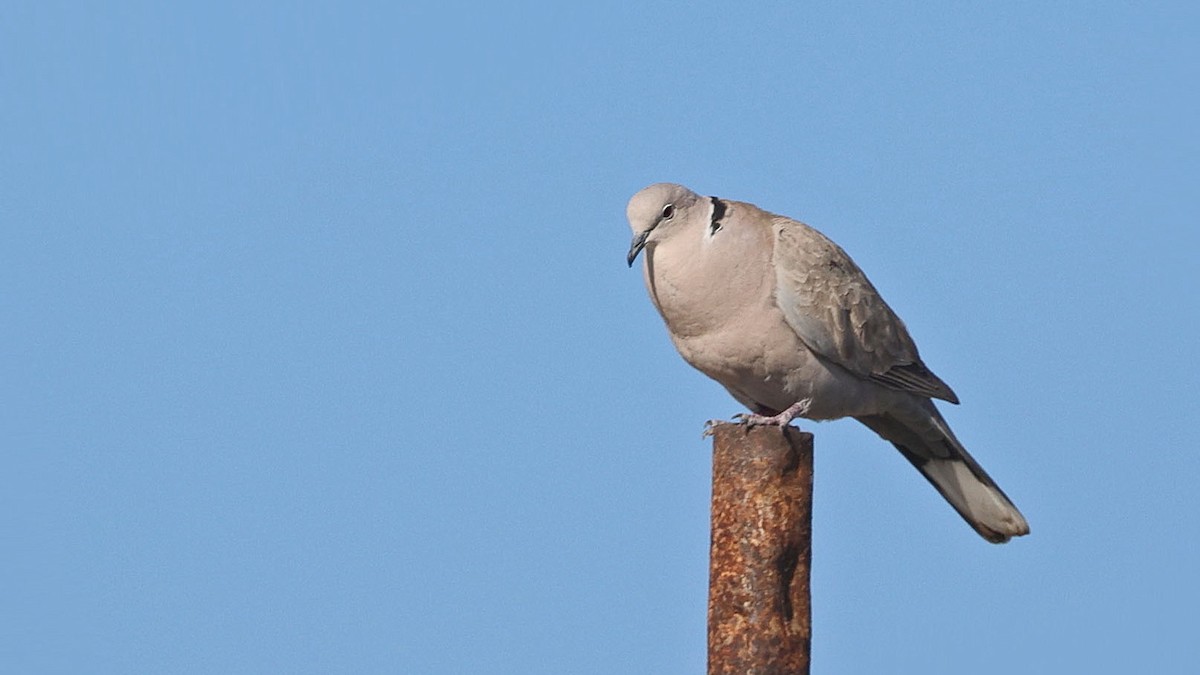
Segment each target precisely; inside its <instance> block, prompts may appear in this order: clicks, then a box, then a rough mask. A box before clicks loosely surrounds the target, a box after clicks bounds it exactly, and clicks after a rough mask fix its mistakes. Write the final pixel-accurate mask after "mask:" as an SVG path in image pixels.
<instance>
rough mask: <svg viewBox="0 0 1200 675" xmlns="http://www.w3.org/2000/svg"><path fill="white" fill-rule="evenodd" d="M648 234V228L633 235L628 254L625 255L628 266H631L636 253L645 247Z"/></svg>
mask: <svg viewBox="0 0 1200 675" xmlns="http://www.w3.org/2000/svg"><path fill="white" fill-rule="evenodd" d="M649 236H650V230H646V231H645V232H642V233H640V234H635V235H634V236H633V243H632V244H630V245H629V255H627V256H625V262H627V263H629V266H630V267H633V261H634V260H637V257H638V254H639V253H641V252H642V249H643V248H646V237H649Z"/></svg>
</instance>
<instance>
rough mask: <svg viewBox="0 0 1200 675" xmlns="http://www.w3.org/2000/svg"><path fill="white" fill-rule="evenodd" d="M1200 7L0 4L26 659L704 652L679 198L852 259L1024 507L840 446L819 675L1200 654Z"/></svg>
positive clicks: (694, 377)
mask: <svg viewBox="0 0 1200 675" xmlns="http://www.w3.org/2000/svg"><path fill="white" fill-rule="evenodd" d="M1196 7H1197V5H1196V4H1195V3H1179V4H1176V5H1170V4H1155V5H1153V6H1151V5H1147V4H1143V3H1090V2H1089V3H1082V2H1079V3H1075V2H1072V3H1053V6H1047V3H1005V4H1004V5H1003V6H996V5H995V4H994V3H993V6H989V7H987V8H982V5H981V4H979V5H976V4H974V3H972V4H971V5H968V4H967V3H912V4H908V5H902V4H899V3H878V4H873V3H867V4H859V5H849V4H846V3H830V4H828V5H827V6H813V5H810V4H807V3H795V2H778V3H766V4H762V5H758V6H755V7H754V8H738V9H734V8H733V5H731V4H729V3H663V2H637V3H632V2H631V3H623V4H613V3H593V5H592V6H590V7H569V6H567V5H566V3H541V4H537V3H516V4H513V3H508V4H507V5H506V6H505V7H503V8H487V7H485V6H483V4H482V3H475V2H471V3H455V2H436V3H433V2H428V3H379V4H375V5H361V4H354V5H350V4H347V3H340V2H339V3H334V2H330V3H325V4H302V5H300V6H294V5H292V4H291V3H288V4H283V3H280V4H278V5H275V6H271V5H269V4H263V3H248V4H247V3H212V2H205V3H194V4H192V5H191V6H183V5H180V4H179V3H132V4H122V3H115V4H114V6H112V7H106V8H105V7H99V6H95V5H91V4H85V3H48V2H37V3H7V4H6V5H5V6H4V8H3V9H2V10H0V97H2V104H0V139H2V142H0V226H2V230H0V317H2V319H0V349H2V354H3V359H2V368H3V371H2V373H0V381H2V382H3V384H2V385H0V386H2V388H3V391H4V400H3V405H2V406H0V429H2V430H3V441H2V442H3V449H2V450H3V454H2V457H3V471H2V472H0V473H2V477H0V481H2V486H3V487H2V489H0V526H2V530H0V531H2V537H0V540H2V542H3V553H2V555H0V606H2V607H3V611H2V612H0V622H3V623H4V624H7V625H6V626H4V627H3V629H2V630H0V671H2V672H6V673H222V674H226V673H413V674H417V675H420V674H425V673H430V674H443V673H445V674H450V673H502V674H506V673H513V674H535V673H546V674H556V675H557V674H562V673H596V674H612V673H635V674H638V673H647V674H672V673H681V674H683V673H700V672H703V668H704V660H705V603H706V592H707V564H708V561H707V549H708V505H709V485H710V476H709V470H710V447H709V444H708V442H706V441H704V440H702V439H701V437H700V432H701V426H702V424H703V422H704V420H706V419H709V418H712V417H728V416H730V415H732V414H734V413H736V412H738V411H739V407H738V406H737V404H736V403H735V402H734V401H733V400H732V399H731V398H729V397H728V395H727V394H726V393H725V392H724V391H723V390H722V389H721V388H720V387H719V386H718V385H716V384H715V383H712V382H710V381H708V380H707V379H706V378H704V377H703V376H702V375H700V374H699V373H697V372H695V371H693V370H691V369H690V368H689V367H688V366H687V365H686V364H685V363H684V362H683V361H682V360H681V359H680V358H679V357H678V356H677V355H676V353H675V351H674V349H673V348H672V347H671V345H670V343H669V341H668V339H667V336H666V331H665V330H664V328H663V326H662V324H661V321H660V320H659V318H658V316H657V315H656V313H655V311H654V309H653V307H652V306H651V304H650V301H649V299H648V298H647V297H646V293H645V290H644V288H643V287H642V281H641V276H640V273H639V272H638V271H637V270H629V269H627V268H626V266H625V252H626V250H627V248H628V244H629V236H630V233H629V229H628V225H627V224H626V222H625V216H624V211H625V204H626V201H627V200H628V198H629V197H630V195H632V194H633V193H634V192H635V191H637V190H638V189H639V188H641V187H643V186H644V185H646V184H648V183H652V182H657V181H673V182H680V183H684V184H686V185H689V186H690V187H692V188H694V189H695V190H697V191H698V192H700V193H702V194H713V195H718V196H721V197H725V198H729V199H740V200H746V201H752V202H755V203H757V204H759V205H761V206H763V207H764V208H767V209H769V210H772V211H776V212H779V213H784V214H787V215H791V216H794V217H797V218H800V219H803V220H805V221H806V222H809V223H810V224H812V225H814V226H816V227H818V228H819V229H821V230H822V231H824V232H825V233H826V234H828V235H829V236H830V237H832V238H833V239H834V240H835V241H837V242H839V243H840V244H841V245H842V246H843V247H844V248H846V249H847V250H848V251H849V252H850V253H851V255H853V256H854V257H855V259H856V260H857V262H858V263H859V264H860V265H861V266H862V267H863V268H864V269H865V270H866V271H867V273H868V274H869V275H870V277H871V279H872V280H873V281H874V283H875V285H876V286H877V287H878V288H879V289H880V290H881V292H882V293H883V295H884V297H885V298H886V299H887V300H888V301H889V303H890V304H891V305H892V306H893V307H894V308H896V310H897V311H898V313H899V314H900V315H901V316H902V317H903V318H904V319H905V321H906V322H907V324H908V326H909V328H910V330H911V332H912V333H913V335H914V336H915V338H916V340H917V342H918V344H919V345H920V347H921V350H922V355H923V356H924V357H925V360H926V361H927V362H928V363H929V365H930V366H931V367H932V368H933V369H934V370H935V371H936V372H937V373H938V374H939V375H941V376H942V377H943V378H944V379H946V380H947V381H948V382H950V383H951V385H952V386H954V388H955V389H956V390H957V392H958V394H959V395H960V396H961V398H962V400H963V404H962V405H961V406H958V407H955V406H943V410H944V411H945V413H946V415H947V417H948V418H949V420H950V422H951V423H952V424H953V426H954V427H955V429H956V430H957V432H958V435H959V436H960V437H961V438H962V439H963V441H964V442H965V443H966V445H967V446H968V447H969V448H971V449H972V451H973V452H974V453H975V454H976V456H977V457H978V458H979V459H980V460H981V461H982V463H983V464H984V465H985V466H986V467H987V468H988V470H989V471H990V472H991V473H992V475H993V476H994V477H996V479H997V480H998V481H999V482H1000V484H1001V485H1002V486H1003V487H1004V488H1005V490H1006V491H1007V492H1008V493H1009V495H1010V496H1011V497H1012V498H1013V500H1014V501H1015V502H1016V503H1017V504H1018V505H1019V506H1020V507H1021V508H1022V510H1023V511H1024V513H1025V514H1026V516H1028V518H1029V521H1030V523H1031V525H1032V528H1033V534H1032V535H1031V536H1030V537H1027V538H1025V539H1023V540H1019V541H1015V542H1013V543H1011V544H1008V545H1005V546H1001V547H997V546H992V545H989V544H987V543H985V542H984V541H983V540H981V539H980V538H979V537H978V536H976V535H975V533H974V532H972V531H971V530H970V529H969V528H968V527H967V526H966V525H965V524H963V523H962V522H961V521H960V519H959V518H958V516H957V515H956V514H955V513H954V512H953V511H952V510H951V509H950V508H949V507H948V506H947V505H946V504H945V503H944V502H943V501H942V499H941V498H940V497H939V496H938V495H937V494H936V493H935V492H934V491H933V490H932V489H931V488H930V487H929V485H927V484H926V483H925V481H924V480H923V479H922V478H921V477H920V476H919V475H918V474H917V473H916V472H915V471H913V470H912V469H911V467H909V466H908V465H907V463H906V462H905V461H904V460H903V459H902V458H901V457H900V456H899V454H898V453H896V452H895V451H894V450H893V449H892V448H891V447H890V446H889V445H888V444H886V443H884V442H883V441H881V440H880V439H878V438H876V437H874V436H873V435H872V434H871V433H870V432H868V431H867V430H865V429H864V428H861V427H859V426H858V425H857V424H856V423H854V422H852V421H840V422H831V423H823V424H820V425H815V424H812V423H807V424H806V425H805V426H806V427H807V428H809V429H811V430H814V431H815V432H816V435H817V436H816V443H817V469H816V473H817V478H816V483H817V485H816V507H815V511H816V514H815V523H814V529H815V544H814V548H815V560H814V568H815V569H814V574H813V594H814V605H815V608H814V644H813V661H814V671H813V672H814V673H820V674H834V673H851V674H854V673H914V672H921V673H964V672H971V673H1011V672H1021V673H1064V672H1079V673H1083V672H1087V673H1130V672H1147V673H1151V672H1152V673H1193V672H1195V668H1196V663H1198V662H1200V640H1198V639H1197V626H1200V618H1198V614H1197V607H1198V606H1200V581H1198V580H1197V575H1198V574H1200V544H1198V540H1200V524H1198V518H1197V515H1198V509H1200V492H1198V489H1197V486H1198V485H1200V450H1198V447H1200V443H1198V441H1197V434H1196V430H1197V429H1198V428H1200V395H1198V393H1197V389H1198V385H1200V356H1198V351H1200V350H1198V349H1197V346H1198V338H1197V329H1198V327H1200V298H1198V294H1200V271H1198V270H1200V267H1198V265H1197V262H1196V258H1197V245H1198V243H1200V241H1198V240H1200V224H1198V222H1197V221H1198V219H1197V213H1200V204H1198V202H1200V198H1198V194H1200V180H1198V179H1200V171H1198V160H1197V158H1198V157H1200V143H1198V141H1197V128H1196V125H1197V120H1198V119H1200V105H1198V101H1200V99H1198V94H1197V83H1198V82H1200V72H1198V71H1200V65H1198V64H1200V54H1198V51H1200V49H1198V48H1197V39H1196V35H1197V34H1198V27H1200V10H1197V8H1196Z"/></svg>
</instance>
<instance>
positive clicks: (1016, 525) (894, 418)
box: [856, 399, 1029, 544]
mask: <svg viewBox="0 0 1200 675" xmlns="http://www.w3.org/2000/svg"><path fill="white" fill-rule="evenodd" d="M856 419H857V420H858V421H859V422H862V423H863V424H865V425H866V426H867V427H868V428H870V429H871V430H872V431H874V432H875V433H877V434H879V435H880V436H882V437H883V438H884V440H887V441H890V442H891V443H892V445H894V446H896V449H898V450H899V451H900V453H901V454H903V455H904V456H905V457H906V458H907V459H908V461H910V462H912V464H913V466H915V467H917V470H918V471H920V472H921V474H922V475H924V476H925V478H926V479H928V480H929V482H930V483H932V484H933V486H934V487H935V488H937V491H938V492H940V493H941V494H942V496H943V497H945V498H946V501H948V502H950V505H951V506H953V507H954V510H955V511H958V514H959V515H960V516H962V517H963V519H964V520H966V521H967V523H968V524H969V525H970V526H971V527H973V528H975V531H976V532H978V533H979V534H980V536H982V537H983V538H984V539H987V540H988V541H990V542H992V543H993V544H1002V543H1004V542H1006V541H1008V540H1009V539H1011V538H1013V537H1019V536H1021V535H1024V534H1029V523H1027V522H1025V517H1024V516H1022V515H1021V512H1020V511H1018V510H1017V507H1016V506H1014V505H1013V503H1012V502H1011V501H1010V500H1009V499H1008V496H1007V495H1005V494H1004V491H1003V490H1001V489H1000V487H999V486H998V485H996V483H995V481H993V480H992V479H991V477H990V476H988V475H987V472H985V471H984V470H983V467H981V466H979V463H978V462H976V461H975V459H974V458H973V457H971V455H970V454H968V453H967V450H966V448H964V447H963V446H962V443H959V441H958V439H957V438H955V437H954V432H952V431H950V426H949V425H948V424H946V420H944V419H943V418H942V415H941V413H939V412H938V411H937V408H935V407H934V405H933V403H932V402H931V401H929V400H927V399H923V400H921V401H920V402H919V403H918V404H917V405H916V406H913V407H906V408H905V409H903V410H893V411H889V412H887V413H884V414H880V415H864V416H861V417H857V418H856Z"/></svg>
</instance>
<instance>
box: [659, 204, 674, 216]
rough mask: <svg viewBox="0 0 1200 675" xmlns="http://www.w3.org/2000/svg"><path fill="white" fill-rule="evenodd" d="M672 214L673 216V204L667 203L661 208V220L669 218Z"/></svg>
mask: <svg viewBox="0 0 1200 675" xmlns="http://www.w3.org/2000/svg"><path fill="white" fill-rule="evenodd" d="M674 216H675V205H674V204H667V205H666V206H664V207H663V210H662V217H663V220H670V219H671V218H672V217H674Z"/></svg>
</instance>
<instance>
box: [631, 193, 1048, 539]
mask: <svg viewBox="0 0 1200 675" xmlns="http://www.w3.org/2000/svg"><path fill="white" fill-rule="evenodd" d="M626 215H627V217H628V219H629V225H630V227H631V229H632V230H633V241H632V243H631V245H630V247H629V253H628V256H627V258H626V261H627V262H628V263H629V266H630V267H632V266H633V264H634V262H635V261H636V260H637V258H638V256H639V255H641V257H642V259H643V276H644V279H645V283H646V289H647V291H648V292H649V294H650V299H651V301H652V302H653V303H654V306H655V307H656V308H657V309H658V312H659V314H660V315H661V316H662V319H663V321H664V322H665V324H666V327H667V331H668V333H669V334H670V338H671V342H672V343H673V344H674V345H675V348H676V349H677V350H678V351H679V354H680V355H681V356H682V357H683V358H684V360H685V361H687V362H688V363H689V364H691V365H692V366H693V367H694V368H696V369H697V370H699V371H700V372H702V373H704V374H705V375H707V376H708V377H710V378H712V379H713V380H716V381H717V382H718V383H720V384H721V385H722V386H723V387H725V389H726V390H727V391H728V392H729V394H730V395H732V396H733V398H734V399H736V400H737V401H738V402H739V403H741V404H742V405H744V406H746V408H747V409H748V410H749V411H750V412H749V413H747V414H741V415H737V416H736V417H735V419H737V420H739V421H740V422H741V423H743V424H748V425H777V426H784V425H787V424H790V423H791V422H792V421H793V420H794V419H796V418H802V419H807V420H813V421H823V420H833V419H840V418H846V417H853V418H854V419H856V420H858V421H859V422H861V423H862V424H864V425H866V426H867V427H868V428H869V429H871V430H872V431H874V432H875V433H876V434H878V435H879V436H880V437H882V438H883V439H884V440H886V441H888V442H890V443H891V444H892V445H894V446H895V447H896V449H898V450H899V451H900V453H901V454H902V455H904V457H905V458H906V459H907V460H908V461H909V462H911V463H912V465H913V466H914V467H916V469H917V470H918V471H920V472H921V474H922V475H924V476H925V478H926V479H927V480H928V481H929V482H930V483H931V484H933V486H934V487H935V488H936V489H937V490H938V492H939V493H941V495H942V496H943V497H944V498H945V499H946V501H948V502H949V503H950V505H951V506H952V507H954V509H955V510H956V511H957V512H958V513H959V515H961V516H962V517H963V519H964V520H966V522H967V523H968V524H969V525H970V526H971V527H972V528H974V529H975V531H976V532H978V533H979V534H980V535H981V536H982V537H983V538H984V539H986V540H987V541H990V542H993V543H1003V542H1006V541H1008V540H1009V539H1011V538H1012V537H1018V536H1021V535H1025V534H1028V533H1029V524H1028V523H1027V522H1026V520H1025V517H1024V516H1022V515H1021V512H1020V511H1019V510H1017V507H1016V506H1014V505H1013V503H1012V501H1010V500H1009V498H1008V496H1007V495H1005V494H1004V492H1003V491H1002V490H1001V489H1000V487H999V486H997V485H996V483H995V481H993V480H992V479H991V477H990V476H988V474H987V473H986V472H985V471H984V470H983V468H982V467H981V466H980V465H979V463H978V462H976V461H975V459H974V458H973V457H972V456H971V455H970V454H969V453H968V452H967V450H966V448H964V447H963V445H962V443H960V442H959V440H958V438H957V437H955V435H954V432H953V431H951V430H950V426H949V425H948V424H947V423H946V420H945V419H944V418H943V417H942V415H941V413H940V412H939V411H938V409H937V408H936V407H935V406H934V403H933V399H940V400H942V401H946V402H949V403H955V404H957V403H958V396H957V395H955V393H954V391H953V390H952V389H951V388H950V386H949V385H947V384H946V383H945V382H943V381H942V380H941V378H939V377H938V376H937V375H935V374H934V373H933V372H932V371H931V370H930V369H929V368H928V367H927V366H926V365H925V363H924V362H923V361H922V360H921V357H920V355H919V354H918V352H917V346H916V344H915V343H914V342H913V339H912V337H910V336H909V333H908V329H907V328H906V327H905V325H904V323H903V322H902V321H901V320H900V318H899V317H898V316H896V313H895V312H893V311H892V308H891V307H889V306H888V304H887V303H886V302H884V300H883V298H882V296H880V294H879V292H878V291H877V290H876V289H875V287H874V286H873V285H872V284H871V282H870V281H869V280H868V279H867V276H866V275H865V274H864V273H863V271H862V270H861V269H859V267H858V265H856V264H855V263H854V261H853V260H851V258H850V256H849V255H847V254H846V252H845V251H843V250H842V249H841V247H839V246H838V245H837V244H835V243H834V242H833V241H831V240H830V239H828V238H827V237H825V235H823V234H821V233H820V232H818V231H817V230H815V229H813V228H811V227H809V226H808V225H805V224H804V223H801V222H799V221H796V220H793V219H791V218H787V217H784V216H780V215H776V214H774V213H770V212H767V211H764V210H762V209H760V208H758V207H757V206H755V205H753V204H749V203H745V202H738V201H733V200H728V199H720V198H717V197H702V196H700V195H698V194H696V193H695V192H692V191H691V190H689V189H688V188H686V187H683V186H682V185H675V184H671V183H657V184H654V185H651V186H649V187H646V188H644V189H643V190H641V191H640V192H638V193H637V194H635V195H634V196H633V198H632V199H630V201H629V206H628V208H627V210H626Z"/></svg>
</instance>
